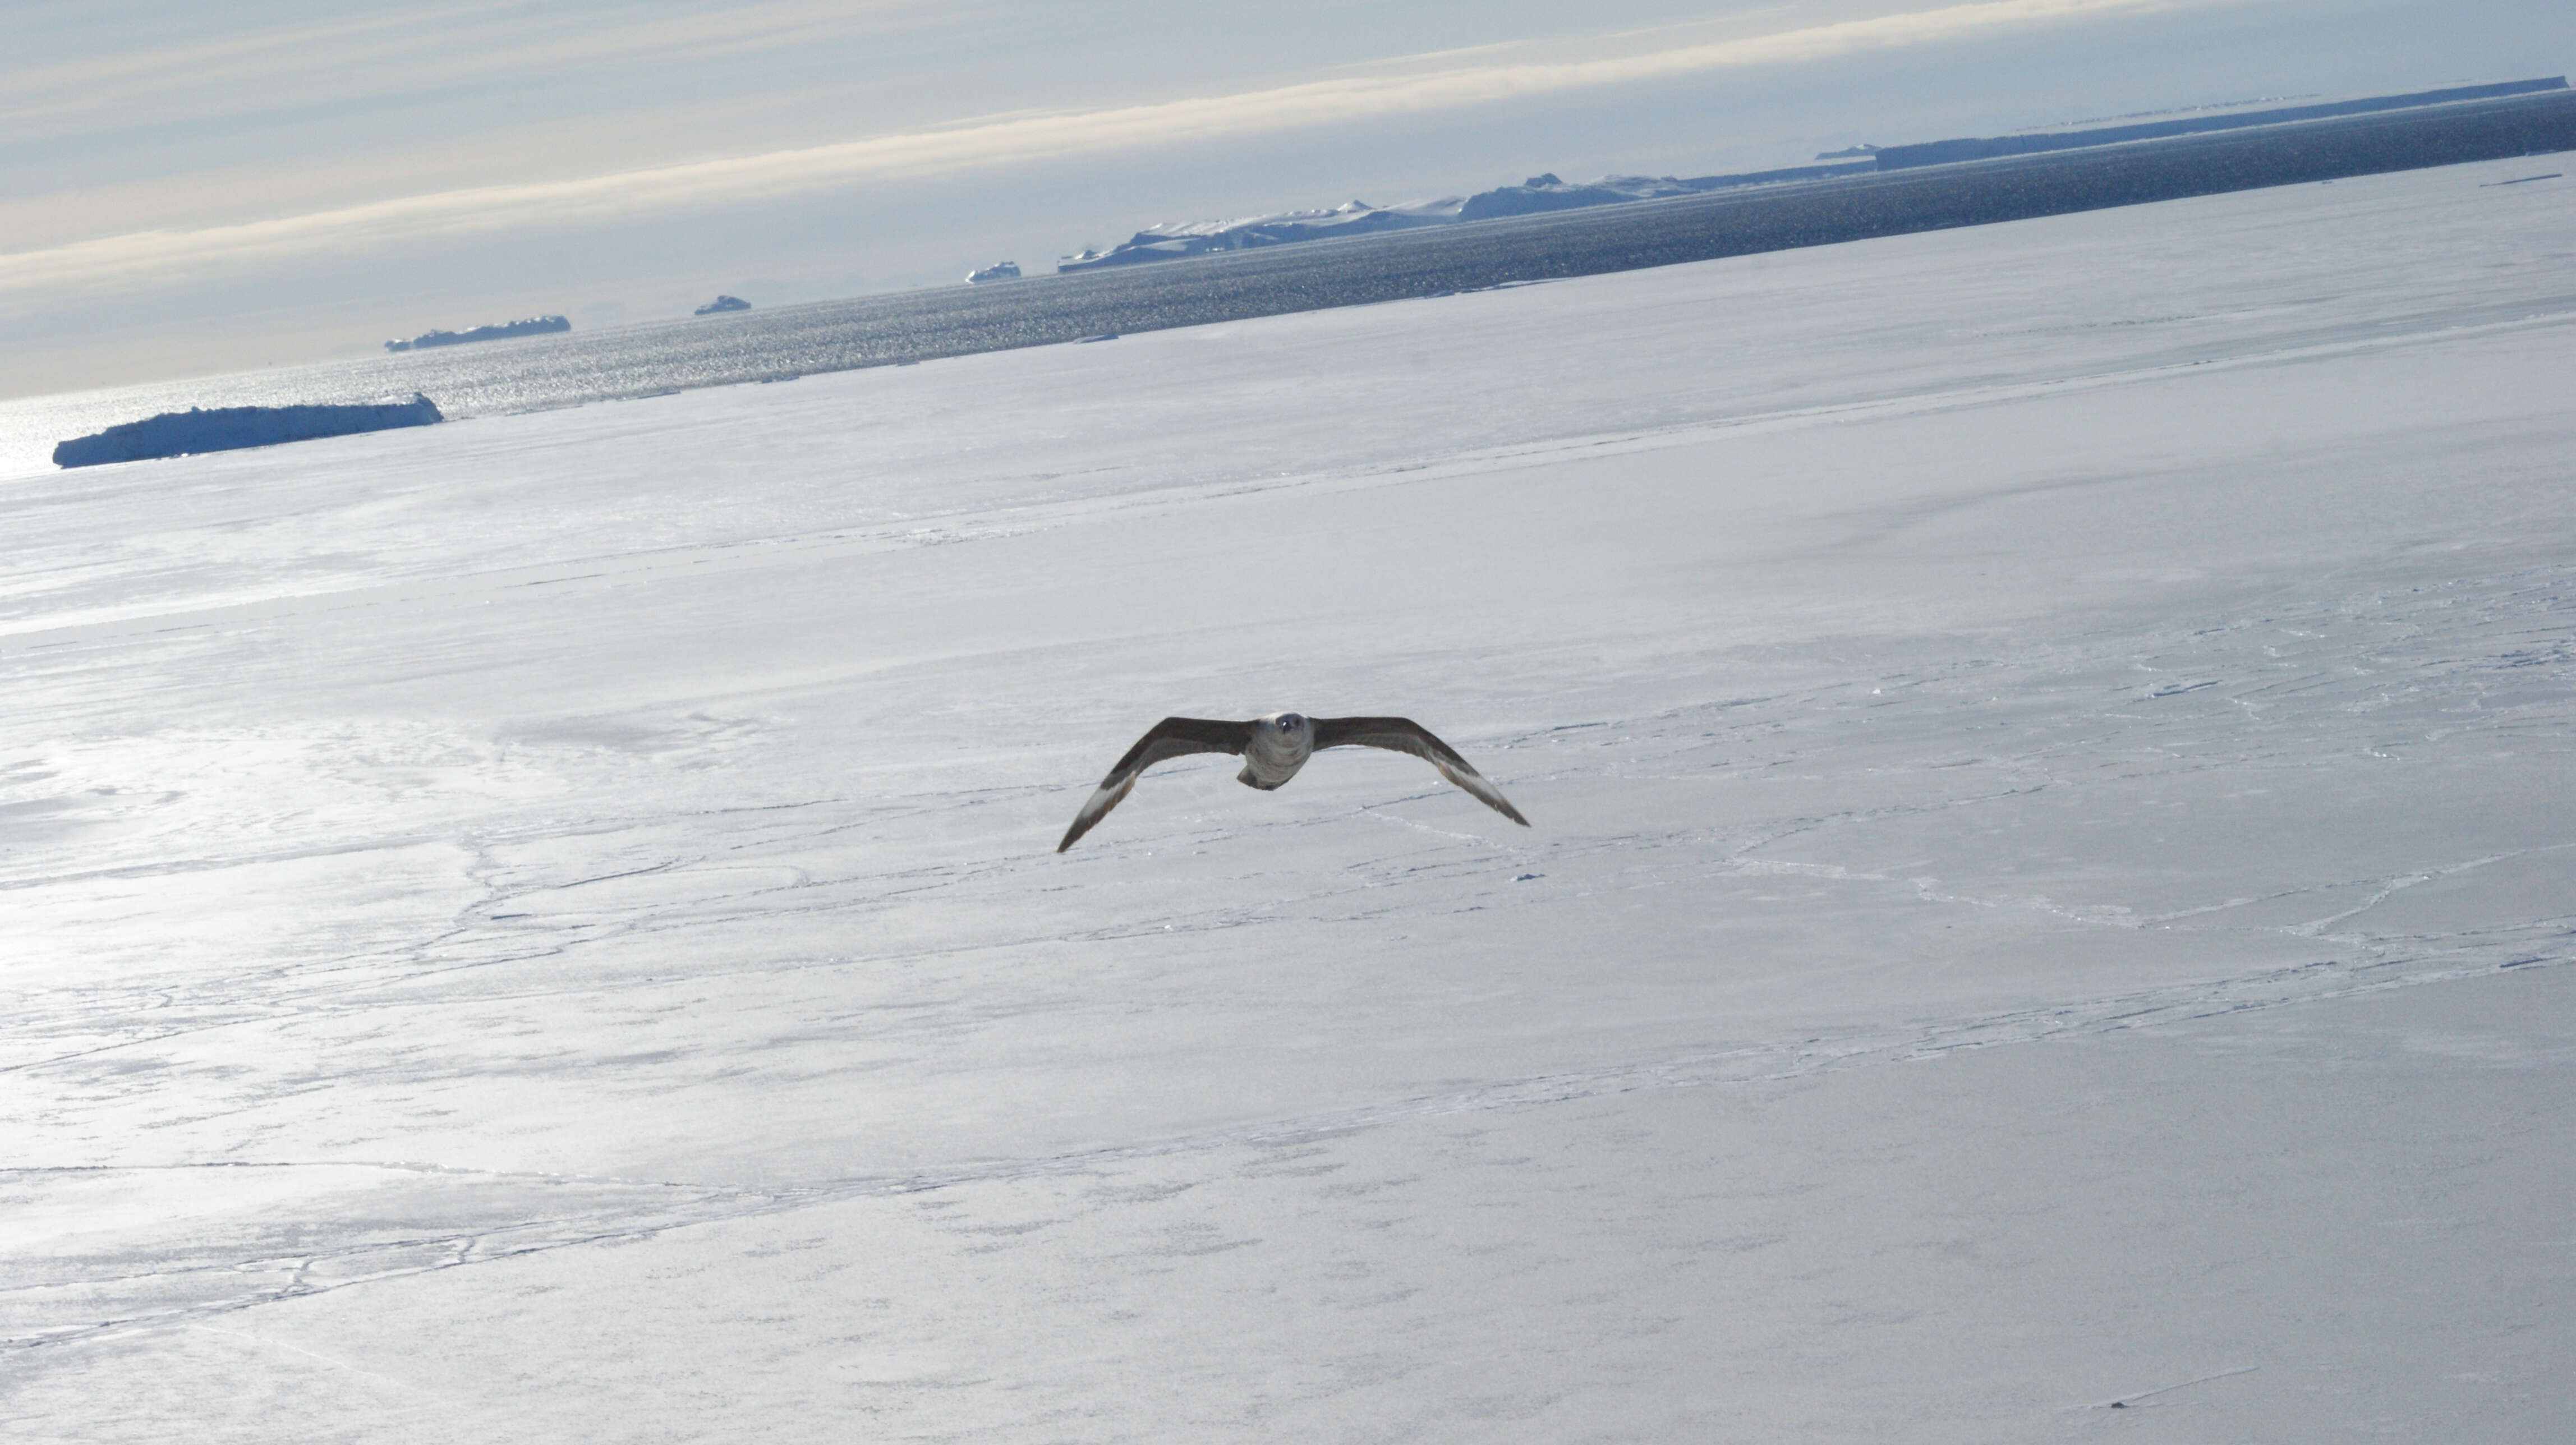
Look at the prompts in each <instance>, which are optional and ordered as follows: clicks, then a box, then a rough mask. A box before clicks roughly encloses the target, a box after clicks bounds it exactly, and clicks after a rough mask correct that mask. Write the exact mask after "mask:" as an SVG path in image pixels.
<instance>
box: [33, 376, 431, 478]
mask: <svg viewBox="0 0 2576 1445" xmlns="http://www.w3.org/2000/svg"><path fill="white" fill-rule="evenodd" d="M444 420H446V418H445V417H443V416H441V415H439V411H438V406H437V404H436V403H434V402H432V401H431V400H430V399H429V398H428V397H426V396H422V395H420V394H419V393H418V392H414V393H413V394H412V398H411V400H409V401H399V402H387V403H384V404H382V405H377V406H226V407H217V408H216V409H214V410H212V411H207V410H205V409H203V408H200V407H193V406H192V407H190V408H188V409H187V410H186V411H165V412H163V413H161V414H160V415H159V416H155V417H147V418H145V419H144V420H142V421H129V422H125V423H123V424H121V425H118V426H112V427H109V428H108V429H107V430H105V431H102V432H97V433H94V434H92V435H90V436H85V437H74V438H72V439H71V440H70V441H67V442H64V443H63V444H62V445H60V446H57V447H55V448H54V465H56V466H59V467H94V466H99V465H102V464H104V463H107V462H139V461H147V460H150V459H152V458H154V457H179V456H187V455H190V454H191V453H195V452H229V451H238V450H240V449H241V448H243V447H265V446H274V445H276V444H277V443H279V442H300V441H309V440H311V439H313V438H315V437H337V436H349V435H352V434H354V433H357V432H369V431H390V430H392V429H394V428H396V427H406V426H428V425H429V424H430V423H432V422H437V421H444Z"/></svg>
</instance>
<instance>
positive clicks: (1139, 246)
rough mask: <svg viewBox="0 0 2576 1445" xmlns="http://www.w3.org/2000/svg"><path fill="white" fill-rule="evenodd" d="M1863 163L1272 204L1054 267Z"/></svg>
mask: <svg viewBox="0 0 2576 1445" xmlns="http://www.w3.org/2000/svg"><path fill="white" fill-rule="evenodd" d="M1871 168H1872V166H1871V163H1870V162H1868V161H1866V160H1864V161H1857V162H1851V163H1848V164H1843V165H1818V166H1792V167H1790V168H1788V169H1786V170H1777V171H1753V172H1748V173H1746V174H1742V175H1727V176H1699V177H1695V178H1691V179H1680V178H1676V177H1673V176H1603V177H1601V178H1600V179H1599V180H1594V181H1581V182H1568V181H1564V180H1560V179H1559V178H1557V177H1556V176H1555V175H1554V174H1547V175H1536V176H1532V177H1530V178H1529V179H1528V180H1526V181H1523V182H1521V183H1520V184H1519V185H1517V186H1497V187H1495V188H1494V189H1492V190H1490V191H1479V192H1477V193H1476V194H1475V195H1472V196H1463V197H1462V196H1444V197H1442V198H1440V199H1438V200H1433V201H1413V202H1408V203H1406V204H1404V205H1400V206H1372V205H1370V204H1369V203H1368V202H1366V201H1349V202H1346V203H1344V204H1342V205H1339V206H1335V207H1333V208H1332V209H1330V210H1311V211H1279V212H1274V213H1272V214H1269V215H1262V216H1244V217H1239V218H1237V219H1234V220H1225V221H1165V222H1162V223H1161V224H1158V225H1153V226H1148V227H1146V228H1145V229H1144V230H1141V231H1138V232H1137V233H1136V234H1135V235H1133V236H1130V237H1128V238H1127V239H1126V240H1124V241H1122V242H1120V243H1119V244H1117V245H1115V246H1112V247H1110V248H1109V249H1108V250H1106V251H1099V250H1089V249H1086V250H1084V251H1082V252H1081V253H1080V254H1078V255H1072V256H1066V257H1063V258H1062V259H1060V260H1058V261H1057V262H1056V267H1055V268H1056V269H1057V270H1058V271H1090V270H1096V269H1099V268H1102V267H1110V266H1132V265H1136V264H1138V263H1139V262H1145V261H1174V260H1179V259H1180V258H1182V257H1185V256H1204V255H1207V254H1208V253H1210V252H1212V251H1248V250H1251V249H1253V248H1255V247H1259V246H1284V245H1291V244H1294V243H1297V242H1300V241H1321V240H1326V239H1329V238H1332V237H1338V236H1367V235H1374V234H1377V233H1379V232H1383V231H1403V230H1411V229H1413V228H1415V227H1419V226H1445V225H1451V224H1454V223H1456V222H1459V221H1489V220H1494V219H1497V218H1499V217H1503V216H1532V215H1537V214H1539V213H1541V212H1545V211H1572V210H1581V209H1583V208H1585V207H1590V206H1612V205H1620V204H1623V203H1625V202H1629V201H1652V200H1660V199H1662V198H1664V197H1667V196H1689V195H1697V194H1699V193H1700V192H1702V191H1718V190H1728V189H1732V188H1734V187H1736V186H1757V185H1766V184H1771V183H1774V182H1779V181H1813V180H1823V179H1825V178H1827V177H1830V176H1837V175H1845V174H1852V175H1857V174H1861V173H1864V172H1866V171H1868V170H1870V169H1871Z"/></svg>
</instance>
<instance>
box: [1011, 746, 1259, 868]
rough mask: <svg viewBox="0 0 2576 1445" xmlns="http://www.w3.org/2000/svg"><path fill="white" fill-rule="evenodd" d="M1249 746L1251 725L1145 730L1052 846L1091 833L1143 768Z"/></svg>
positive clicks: (1057, 848) (1059, 847) (1057, 847)
mask: <svg viewBox="0 0 2576 1445" xmlns="http://www.w3.org/2000/svg"><path fill="white" fill-rule="evenodd" d="M1251 742H1252V724H1251V723H1248V722H1219V721H1217V720H1215V719H1213V718H1203V717H1167V718H1165V719H1163V720H1162V721H1161V722H1158V723H1156V724H1154V725H1153V726H1152V727H1150V728H1147V729H1146V730H1145V735H1144V736H1143V737H1141V738H1138V739H1137V740H1136V746H1134V747H1132V748H1129V749H1128V750H1127V756H1125V757H1123V758H1120V759H1119V760H1118V766H1116V767H1114V768H1111V769H1110V770H1109V776H1108V777H1105V778H1102V779H1101V780H1100V787H1099V789H1098V790H1097V791H1095V792H1093V793H1092V795H1091V798H1090V800H1089V801H1087V802H1085V803H1084V804H1083V805H1082V811H1081V812H1079V813H1076V814H1074V815H1073V826H1072V827H1070V828H1067V829H1065V830H1064V841H1063V842H1061V843H1058V844H1056V845H1055V851H1057V852H1059V853H1061V852H1063V851H1064V850H1065V849H1067V848H1070V847H1072V846H1073V840H1074V839H1076V838H1079V837H1081V836H1082V835H1083V834H1085V833H1088V832H1090V831H1091V825H1092V824H1094V823H1097V822H1099V821H1100V820H1101V819H1103V818H1105V817H1108V816H1109V810H1110V809H1112V808H1115V807H1117V806H1118V803H1119V800H1120V799H1122V798H1125V797H1126V796H1127V794H1128V792H1129V791H1130V790H1131V789H1133V788H1134V787H1135V786H1136V778H1137V776H1138V775H1139V774H1141V773H1143V772H1144V771H1145V770H1146V769H1147V768H1150V767H1152V766H1153V765H1154V764H1156V763H1159V762H1165V761H1168V760H1170V759H1172V758H1184V757H1188V756H1189V755H1190V754H1192V753H1240V752H1242V751H1243V750H1244V748H1245V747H1247V746H1249V745H1250V744H1251Z"/></svg>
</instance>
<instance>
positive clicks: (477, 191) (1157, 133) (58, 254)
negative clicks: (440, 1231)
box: [0, 0, 2239, 294]
mask: <svg viewBox="0 0 2576 1445" xmlns="http://www.w3.org/2000/svg"><path fill="white" fill-rule="evenodd" d="M2213 3H2239V0H1985V3H1978V4H1968V5H1953V6H1947V7H1944V8H1940V9H1935V10H1924V11H1917V12H1913V13H1909V14H1899V15H1887V16H1880V17H1876V18H1872V19H1865V20H1852V21H1844V22H1840V23H1837V24H1831V25H1820V26H1813V27H1809V28H1806V29H1800V30H1791V31H1784V32H1779V33H1775V34H1771V35H1762V36H1753V37H1746V38H1740V39H1730V40H1723V41H1716V42H1712V43H1706V44H1698V45H1683V46H1676V47H1672V48H1668V49H1664V50H1658V51H1652V52H1649V53H1645V54H1634V55H1625V56H1616V57H1610V58H1602V59H1589V60H1577V61H1566V62H1558V63H1536V62H1524V63H1510V64H1488V65H1479V66H1464V67H1460V66H1452V67H1450V68H1445V69H1434V70H1428V71H1420V72H1415V73H1411V74H1401V75H1377V76H1367V75H1362V76H1344V77H1339V78H1334V79H1328V80H1318V81H1310V82H1305V83H1301V84H1296V85H1288V86H1280V87H1275V88H1271V89H1266V90H1257V91H1248V92H1244V93H1240V94H1235V95H1223V96H1209V97H1202V98H1196V99H1189V100H1177V101H1166V102H1161V103H1157V104H1151V105H1137V106H1123V107H1116V108H1110V109H1101V110H1091V111H1081V112H1070V113H1056V114H1039V115H1012V116H1000V117H988V118H984V119H979V120H975V121H968V122H961V123H959V124H956V125H951V126H943V127H936V128H929V129H922V130H914V131H905V132H899V133H895V134H889V135H881V136H872V137H869V138H866V139H863V140H854V141H844V142H838V143H835V144H830V145H821V146H808V147H802V148H798V149H793V150H781V151H773V152H769V153H766V154H762V155H752V156H743V157H736V158H729V159H723V160H714V161H700V162H694V163H690V164H685V165H670V166H655V167H648V168H643V169H637V170H630V171H623V172H618V173H615V174H609V175H601V176H592V177H586V178H582V179H577V180H568V181H546V182H531V183H524V184H514V185H498V186H480V187H474V188H470V189H461V190H452V191H443V192H437V193H433V194H428V195H418V196H408V197H403V198H400V199H395V200H387V201H378V202H371V203H368V204H363V205H355V206H347V207H341V208H337V209H333V210H327V211H319V212H314V213H310V214H305V215H297V216H286V217H279V218H276V219H272V220H262V221H253V222H247V223H243V224H238V225H226V226H214V227H207V228H203V229H196V230H186V231H144V232H135V233H130V234H126V235H118V236H108V237H102V238H98V239H94V240H86V241H79V242H74V243H71V244H67V245H62V246H55V247H51V248H47V249H42V250H34V251H26V252H20V253H18V254H15V255H0V294H5V293H6V292H8V291H12V290H22V289H28V288H47V289H51V290H60V289H62V288H90V287H98V286H103V285H116V286H124V285H132V284H135V283H137V282H143V281H155V282H161V281H172V280H180V279H184V278H186V277H188V276H190V275H193V274H203V273H209V272H215V271H221V270H225V269H229V268H232V267H235V266H238V265H242V264H254V263H258V262H261V261H267V260H272V259H276V258H280V257H288V256H293V255H298V254H310V253H314V252H320V251H326V250H327V251H340V252H348V251H359V250H364V249H367V248H370V247H373V246H380V245H390V244H399V243H403V242H410V241H419V240H423V239H432V238H439V237H450V236H459V235H466V234H471V233H474V232H484V231H496V230H508V229H520V228H526V227H531V226H542V225H550V224H585V223H598V222H603V221H613V220H618V219H623V218H627V217H633V216H640V215H649V214H654V213H668V212H670V211H673V210H678V209H685V208H690V207H696V206H705V205H714V204H724V205H733V204H739V203H742V202H745V201H756V200H762V199H767V198H773V197H779V196H787V195H794V194H799V193H806V192H812V191H816V190H821V189H825V188H829V187H834V186H843V185H848V184H850V183H852V182H857V181H865V180H872V179H890V178H899V177H907V176H922V175H931V174H940V173H949V172H956V171H963V170H969V169H973V168H976V167H980V166H988V165H998V164H1009V163H1017V162H1026V161H1033V160H1046V159H1055V158H1062V157H1066V156H1073V155H1082V154H1096V153H1103V152H1115V151H1120V150H1129V149H1135V148H1139V147H1146V146H1152V145H1157V144H1164V143H1171V142H1177V141H1204V140H1212V139H1223V138H1229V137H1236V136H1244V135H1251V134H1257V133H1261V132H1266V131H1278V130H1290V129H1296V128H1300V127H1307V126H1319V125H1332V124H1346V123H1351V122H1357V121H1366V120H1373V119H1381V118H1386V117H1392V116H1399V115H1406V114H1418V113H1423V112H1430V111H1438V110H1446V109H1455V108H1459V107H1465V106H1474V105H1483V104H1491V103H1494V102H1500V101H1510V100H1520V99H1528V98H1531V97H1534V96H1539V95H1545V94H1549V93H1554V92H1561V91H1571V90H1579V89H1585V88H1592V87H1600V86H1609V85H1623V84H1624V85H1634V84H1639V83H1645V82H1651V81H1657V80H1666V79H1673V78H1677V77H1682V76H1687V75H1692V74H1698V73H1703V72H1708V71H1715V70H1722V69H1728V68H1735V67H1745V66H1761V65H1781V64H1794V63H1800V62H1808V61H1817V60H1825V59H1831V58H1834V57H1838V56H1845V55H1850V54H1854V53H1858V52H1864V51H1873V50H1891V49H1898V48H1902V47H1906V46H1912V45H1921V44H1928V43H1934V42H1939V41H1946V40H1956V39H1961V38H1965V37H1969V36H1973V35H1976V34H1978V33H1981V32H1991V31H1998V30H2006V29H2016V28H2028V27H2033V26H2042V25H2050V24H2058V23H2064V22H2068V21H2075V20H2084V19H2094V18H2100V17H2104V16H2109V15H2114V14H2135V13H2143V12H2149V11H2160V10H2173V9H2182V8H2192V7H2197V6H2200V5H2206V4H2213Z"/></svg>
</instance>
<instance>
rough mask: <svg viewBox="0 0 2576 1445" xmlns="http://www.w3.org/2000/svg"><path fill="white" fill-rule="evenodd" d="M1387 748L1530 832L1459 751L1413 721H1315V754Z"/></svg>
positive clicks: (1508, 801)
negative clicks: (1420, 763) (1414, 760)
mask: <svg viewBox="0 0 2576 1445" xmlns="http://www.w3.org/2000/svg"><path fill="white" fill-rule="evenodd" d="M1348 747H1361V748H1386V749H1389V750H1391V751H1394V752H1399V753H1411V754H1413V755H1414V756H1415V757H1417V758H1420V759H1422V760H1423V761H1424V762H1427V763H1429V764H1431V766H1433V767H1435V768H1438V769H1439V770H1440V776H1442V777H1444V778H1447V779H1448V780H1449V781H1451V782H1453V783H1456V784H1457V785H1458V786H1459V787H1462V788H1465V789H1466V790H1467V791H1468V792H1470V793H1473V794H1475V795H1476V800H1477V801H1478V802H1481V803H1483V804H1484V805H1485V806H1486V807H1488V808H1491V809H1493V810H1494V811H1495V812H1497V813H1500V814H1502V815H1503V816H1504V817H1506V818H1509V819H1511V820H1512V821H1513V822H1515V823H1518V824H1520V825H1521V826H1522V827H1524V828H1526V827H1528V826H1529V825H1530V821H1529V819H1527V818H1524V817H1522V816H1521V814H1520V809H1518V808H1515V807H1513V806H1512V800H1511V799H1509V798H1506V797H1504V796H1503V794H1502V790H1501V789H1499V788H1497V787H1495V786H1494V785H1493V784H1491V783H1489V782H1486V781H1485V775H1484V774H1482V773H1480V772H1477V771H1476V769H1475V766H1474V765H1473V764H1471V763H1469V762H1468V761H1467V760H1466V759H1465V758H1462V757H1460V756H1458V750H1457V749H1456V748H1453V747H1451V746H1449V745H1448V744H1447V743H1444V742H1442V741H1440V739H1438V738H1436V737H1433V736H1432V735H1431V729H1429V728H1427V727H1424V726H1423V725H1422V724H1420V723H1418V722H1415V721H1414V720H1413V719H1411V718H1409V717H1319V718H1317V719H1315V751H1317V752H1322V751H1323V750H1324V749H1326V748H1348Z"/></svg>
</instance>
